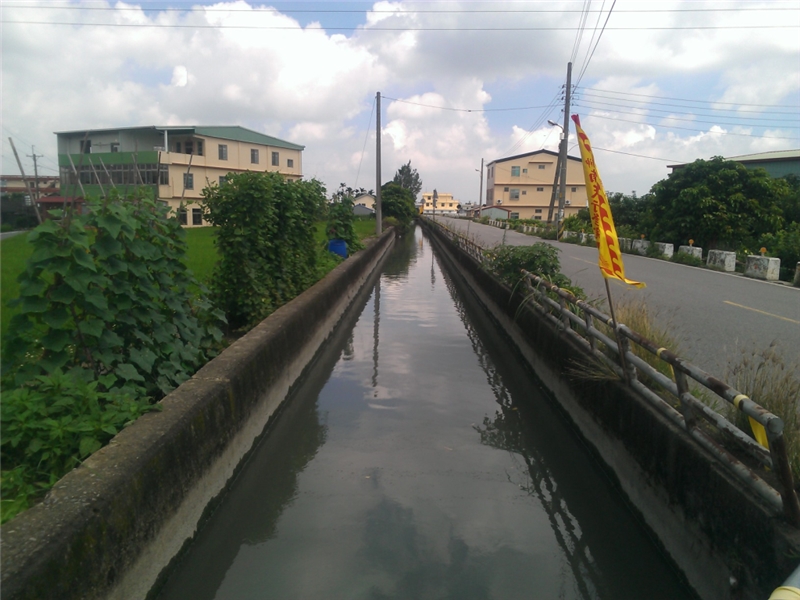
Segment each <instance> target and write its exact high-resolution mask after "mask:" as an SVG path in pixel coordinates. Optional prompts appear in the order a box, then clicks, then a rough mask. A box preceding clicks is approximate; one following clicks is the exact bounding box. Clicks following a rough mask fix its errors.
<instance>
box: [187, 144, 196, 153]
mask: <svg viewBox="0 0 800 600" xmlns="http://www.w3.org/2000/svg"><path fill="white" fill-rule="evenodd" d="M193 151H194V142H186V154H191V153H192V152H193Z"/></svg>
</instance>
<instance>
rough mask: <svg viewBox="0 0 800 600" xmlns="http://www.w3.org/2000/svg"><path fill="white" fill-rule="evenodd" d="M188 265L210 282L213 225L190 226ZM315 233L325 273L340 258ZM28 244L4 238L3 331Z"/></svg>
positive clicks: (0, 264) (364, 231) (363, 222)
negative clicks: (330, 251)
mask: <svg viewBox="0 0 800 600" xmlns="http://www.w3.org/2000/svg"><path fill="white" fill-rule="evenodd" d="M355 229H356V233H357V234H358V236H359V238H361V239H364V238H367V237H370V236H373V235H375V221H374V219H356V222H355ZM185 231H186V246H187V252H186V266H187V267H189V269H190V270H191V271H192V273H193V274H194V276H195V277H196V278H197V280H198V281H199V282H200V283H203V284H205V285H208V283H209V281H210V279H211V273H212V271H213V270H214V265H215V264H216V262H217V248H216V246H215V245H214V235H215V233H214V231H215V230H214V228H213V227H194V228H187V229H186V230H185ZM314 237H315V239H316V241H317V242H318V244H319V248H320V255H321V257H320V258H321V260H320V265H319V267H320V271H319V276H320V277H322V276H324V275H325V273H327V272H328V271H330V270H331V269H333V268H334V267H335V266H336V265H337V264H338V262H337V259H335V258H334V257H333V256H332V255H330V254H329V253H327V252H325V251H324V242H325V223H323V222H319V223H317V224H316V229H315V232H314ZM32 251H33V250H32V248H31V246H30V245H29V244H28V236H27V234H25V233H23V234H21V235H18V236H15V237H13V238H8V239H5V240H2V241H0V276H1V277H0V335H5V332H6V331H8V324H9V323H10V321H11V317H13V316H14V315H15V314H16V310H15V309H13V308H9V307H8V306H7V304H8V301H9V300H12V299H14V298H16V297H17V296H18V295H19V284H18V283H17V277H18V276H19V274H20V273H21V272H22V271H23V269H24V268H25V263H26V262H27V260H28V257H29V256H30V255H31V253H32Z"/></svg>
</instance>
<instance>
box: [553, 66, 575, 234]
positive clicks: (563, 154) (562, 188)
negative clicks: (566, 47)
mask: <svg viewBox="0 0 800 600" xmlns="http://www.w3.org/2000/svg"><path fill="white" fill-rule="evenodd" d="M571 88H572V63H571V62H569V63H567V87H566V90H565V92H566V93H565V94H564V127H563V133H562V135H563V137H562V138H561V149H560V150H561V151H560V152H559V156H560V159H561V160H560V163H561V164H560V169H561V177H560V180H559V184H558V216H557V217H556V239H558V238H559V235H560V234H559V231H560V229H561V223H562V221H563V220H564V202H565V200H566V198H567V144H568V143H569V99H570V91H571Z"/></svg>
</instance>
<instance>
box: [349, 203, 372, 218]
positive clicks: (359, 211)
mask: <svg viewBox="0 0 800 600" xmlns="http://www.w3.org/2000/svg"><path fill="white" fill-rule="evenodd" d="M353 214H354V215H355V216H357V217H372V216H375V210H373V209H372V208H370V207H369V206H365V205H363V204H356V205H354V206H353Z"/></svg>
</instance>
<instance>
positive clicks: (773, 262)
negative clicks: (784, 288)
mask: <svg viewBox="0 0 800 600" xmlns="http://www.w3.org/2000/svg"><path fill="white" fill-rule="evenodd" d="M780 272H781V259H780V258H775V257H772V256H748V257H747V262H746V263H745V268H744V275H745V277H752V278H753V279H763V280H765V281H778V277H779V275H780Z"/></svg>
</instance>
